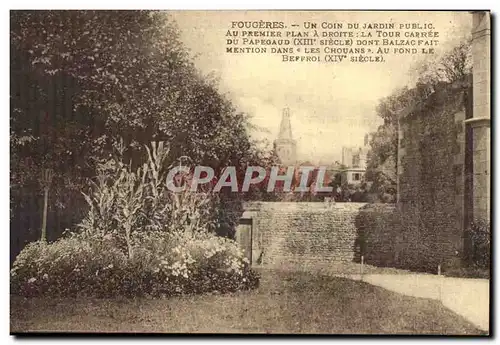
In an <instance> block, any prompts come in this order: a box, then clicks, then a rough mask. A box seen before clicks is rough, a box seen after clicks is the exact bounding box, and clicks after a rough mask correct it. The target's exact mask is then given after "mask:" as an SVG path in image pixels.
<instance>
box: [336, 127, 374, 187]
mask: <svg viewBox="0 0 500 345" xmlns="http://www.w3.org/2000/svg"><path fill="white" fill-rule="evenodd" d="M370 139H371V137H370V135H369V134H367V135H365V139H364V146H363V147H342V165H344V166H345V168H344V169H342V171H341V181H342V184H345V183H347V184H354V185H356V184H360V183H361V182H363V181H364V177H365V173H366V164H367V154H368V149H369V146H368V145H369V141H370Z"/></svg>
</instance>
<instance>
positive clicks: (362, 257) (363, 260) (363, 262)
mask: <svg viewBox="0 0 500 345" xmlns="http://www.w3.org/2000/svg"><path fill="white" fill-rule="evenodd" d="M364 264H365V257H364V256H363V255H361V268H360V270H361V279H363V265H364Z"/></svg>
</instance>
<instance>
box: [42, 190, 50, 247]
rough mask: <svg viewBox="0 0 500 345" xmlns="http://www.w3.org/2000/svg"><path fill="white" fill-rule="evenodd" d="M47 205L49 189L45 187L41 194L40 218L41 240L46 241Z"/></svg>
mask: <svg viewBox="0 0 500 345" xmlns="http://www.w3.org/2000/svg"><path fill="white" fill-rule="evenodd" d="M48 203H49V188H48V187H46V188H45V189H44V193H43V216H42V236H41V240H42V241H44V242H46V241H47V208H48Z"/></svg>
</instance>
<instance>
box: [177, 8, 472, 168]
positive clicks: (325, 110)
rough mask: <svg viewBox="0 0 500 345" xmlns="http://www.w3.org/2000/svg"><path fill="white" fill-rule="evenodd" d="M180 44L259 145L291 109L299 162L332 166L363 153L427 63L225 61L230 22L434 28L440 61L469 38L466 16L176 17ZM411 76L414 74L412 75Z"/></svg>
mask: <svg viewBox="0 0 500 345" xmlns="http://www.w3.org/2000/svg"><path fill="white" fill-rule="evenodd" d="M170 14H171V15H172V17H173V18H174V20H175V21H176V22H177V24H178V26H179V28H180V30H181V39H182V40H183V42H184V43H185V45H186V46H187V48H188V49H190V50H191V53H192V55H193V56H194V59H195V64H196V66H197V67H198V68H199V69H200V70H201V71H202V73H204V74H207V75H212V76H214V77H216V78H217V79H219V82H220V86H219V87H220V90H221V92H223V93H226V94H227V95H228V97H229V98H230V99H231V100H232V102H233V103H234V104H235V106H236V107H237V109H238V110H240V111H243V112H245V113H248V114H249V115H250V116H251V121H252V123H253V124H254V125H255V126H257V127H258V128H262V129H263V130H254V131H252V133H251V135H252V136H253V137H254V138H256V139H259V140H260V139H267V141H268V143H269V144H270V145H271V144H272V142H273V140H274V139H275V138H276V136H277V134H278V130H279V123H280V121H281V116H282V111H283V108H285V107H288V108H289V109H290V115H291V125H292V132H293V136H294V139H296V140H297V151H298V152H297V155H298V160H299V161H306V160H307V161H310V162H313V163H319V162H321V163H327V164H330V163H333V162H334V161H336V160H337V161H340V160H341V152H342V147H343V146H347V147H349V146H361V145H362V144H363V140H364V135H365V134H366V133H369V132H373V131H375V130H376V129H377V127H378V126H379V125H380V124H381V120H380V118H379V117H377V115H376V106H377V104H378V102H379V100H380V99H381V98H383V97H386V96H389V95H390V94H391V92H393V91H394V90H395V89H397V88H399V87H403V86H405V85H411V83H412V81H413V80H414V77H415V73H414V70H415V66H417V65H418V64H419V62H420V61H422V60H423V59H425V58H426V56H424V55H390V56H388V57H387V62H385V63H378V64H373V63H365V64H361V63H351V62H348V61H344V62H341V63H335V64H331V63H320V64H318V63H305V62H302V63H300V62H299V63H297V62H293V63H286V62H282V61H281V58H280V56H279V55H273V54H229V53H225V47H226V46H225V40H226V37H225V34H226V32H227V30H228V29H229V28H230V23H231V22H232V21H239V20H245V21H253V20H257V21H258V20H264V21H284V22H285V23H291V22H294V23H302V22H304V21H306V20H307V21H315V22H319V23H321V22H323V21H327V22H344V23H345V22H348V21H350V22H353V21H355V22H360V23H363V22H372V23H380V22H381V23H388V22H395V23H400V22H405V23H410V22H411V23H432V24H433V25H434V26H435V27H436V31H439V35H440V38H439V39H440V45H439V47H438V49H437V54H436V55H437V56H439V54H442V52H444V51H446V50H447V49H449V48H450V47H453V46H454V45H456V43H458V42H459V41H460V40H461V39H463V37H464V36H465V35H467V34H468V33H470V30H471V24H472V15H471V14H469V13H468V12H347V11H343V12H330V11H173V12H170ZM412 71H413V72H412Z"/></svg>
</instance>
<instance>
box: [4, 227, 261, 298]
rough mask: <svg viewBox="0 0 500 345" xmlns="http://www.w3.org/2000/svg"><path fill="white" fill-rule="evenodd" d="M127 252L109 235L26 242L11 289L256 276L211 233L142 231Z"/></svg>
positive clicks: (115, 288) (165, 289) (83, 289)
mask: <svg viewBox="0 0 500 345" xmlns="http://www.w3.org/2000/svg"><path fill="white" fill-rule="evenodd" d="M133 250H134V256H133V257H132V258H130V257H129V256H128V255H127V254H126V253H125V252H123V251H122V250H119V249H117V248H116V246H115V244H114V243H113V239H112V238H103V239H96V238H84V237H81V236H72V237H69V238H63V239H60V240H59V241H57V242H54V243H51V244H47V243H45V242H35V243H31V244H29V245H28V246H26V248H25V249H24V250H23V251H22V252H21V253H20V254H19V256H18V257H17V259H16V261H15V263H14V266H13V268H12V270H11V290H12V291H11V292H12V293H15V294H20V295H24V296H33V295H40V294H50V295H58V296H61V295H66V296H67V295H76V294H84V295H93V296H101V297H103V296H112V295H126V296H138V295H153V296H159V295H175V294H189V293H204V292H213V291H218V292H230V291H238V290H243V289H249V288H254V287H256V286H257V284H258V279H259V277H258V276H257V275H256V274H255V273H254V272H253V271H252V270H250V268H249V266H248V261H247V259H246V258H245V257H244V256H243V253H242V251H241V249H240V248H239V246H238V245H237V244H236V243H235V242H234V241H232V240H228V239H225V238H221V237H217V236H215V235H211V234H199V235H196V236H191V235H166V234H164V233H160V232H156V233H151V234H149V235H148V236H143V237H142V238H141V239H140V240H139V241H138V242H137V244H136V245H135V247H134V248H133Z"/></svg>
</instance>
